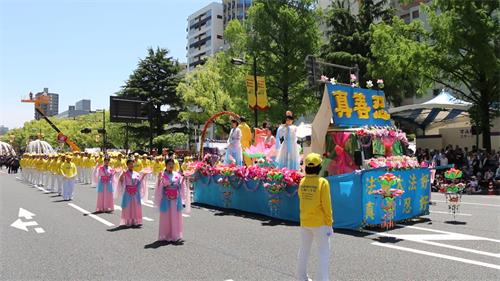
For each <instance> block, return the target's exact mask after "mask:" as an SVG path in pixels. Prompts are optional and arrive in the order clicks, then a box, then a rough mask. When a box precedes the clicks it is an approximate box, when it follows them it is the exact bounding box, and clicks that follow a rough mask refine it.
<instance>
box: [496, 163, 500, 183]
mask: <svg viewBox="0 0 500 281" xmlns="http://www.w3.org/2000/svg"><path fill="white" fill-rule="evenodd" d="M495 180H497V181H498V180H500V166H498V167H497V171H496V172H495Z"/></svg>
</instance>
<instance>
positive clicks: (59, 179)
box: [56, 175, 64, 195]
mask: <svg viewBox="0 0 500 281" xmlns="http://www.w3.org/2000/svg"><path fill="white" fill-rule="evenodd" d="M63 182H64V177H63V176H61V175H57V176H56V189H57V193H58V194H59V195H62V190H63Z"/></svg>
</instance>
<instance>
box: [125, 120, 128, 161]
mask: <svg viewBox="0 0 500 281" xmlns="http://www.w3.org/2000/svg"><path fill="white" fill-rule="evenodd" d="M128 124H129V123H126V125H125V153H126V154H127V155H128Z"/></svg>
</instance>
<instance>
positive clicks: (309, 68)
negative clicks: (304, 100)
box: [305, 55, 321, 88]
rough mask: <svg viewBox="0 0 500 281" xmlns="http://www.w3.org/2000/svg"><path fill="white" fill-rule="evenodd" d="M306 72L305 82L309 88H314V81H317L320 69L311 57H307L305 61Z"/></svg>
mask: <svg viewBox="0 0 500 281" xmlns="http://www.w3.org/2000/svg"><path fill="white" fill-rule="evenodd" d="M305 65H306V72H307V82H308V84H309V87H310V88H313V87H314V86H316V81H318V80H319V78H320V77H319V76H320V73H321V71H320V69H319V65H318V63H317V62H316V57H315V56H312V55H307V57H306V60H305Z"/></svg>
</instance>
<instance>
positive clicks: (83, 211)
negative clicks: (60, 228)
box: [68, 203, 115, 226]
mask: <svg viewBox="0 0 500 281" xmlns="http://www.w3.org/2000/svg"><path fill="white" fill-rule="evenodd" d="M68 205H69V206H71V207H73V208H75V209H77V210H78V211H80V212H82V213H84V214H86V215H88V216H89V217H91V218H93V219H95V220H96V221H98V222H100V223H102V224H104V225H106V226H115V225H114V224H112V223H110V222H109V221H107V220H105V219H103V218H101V217H99V216H96V215H94V214H92V213H90V212H89V211H87V210H85V209H83V208H81V207H79V206H77V205H75V204H73V203H68Z"/></svg>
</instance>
